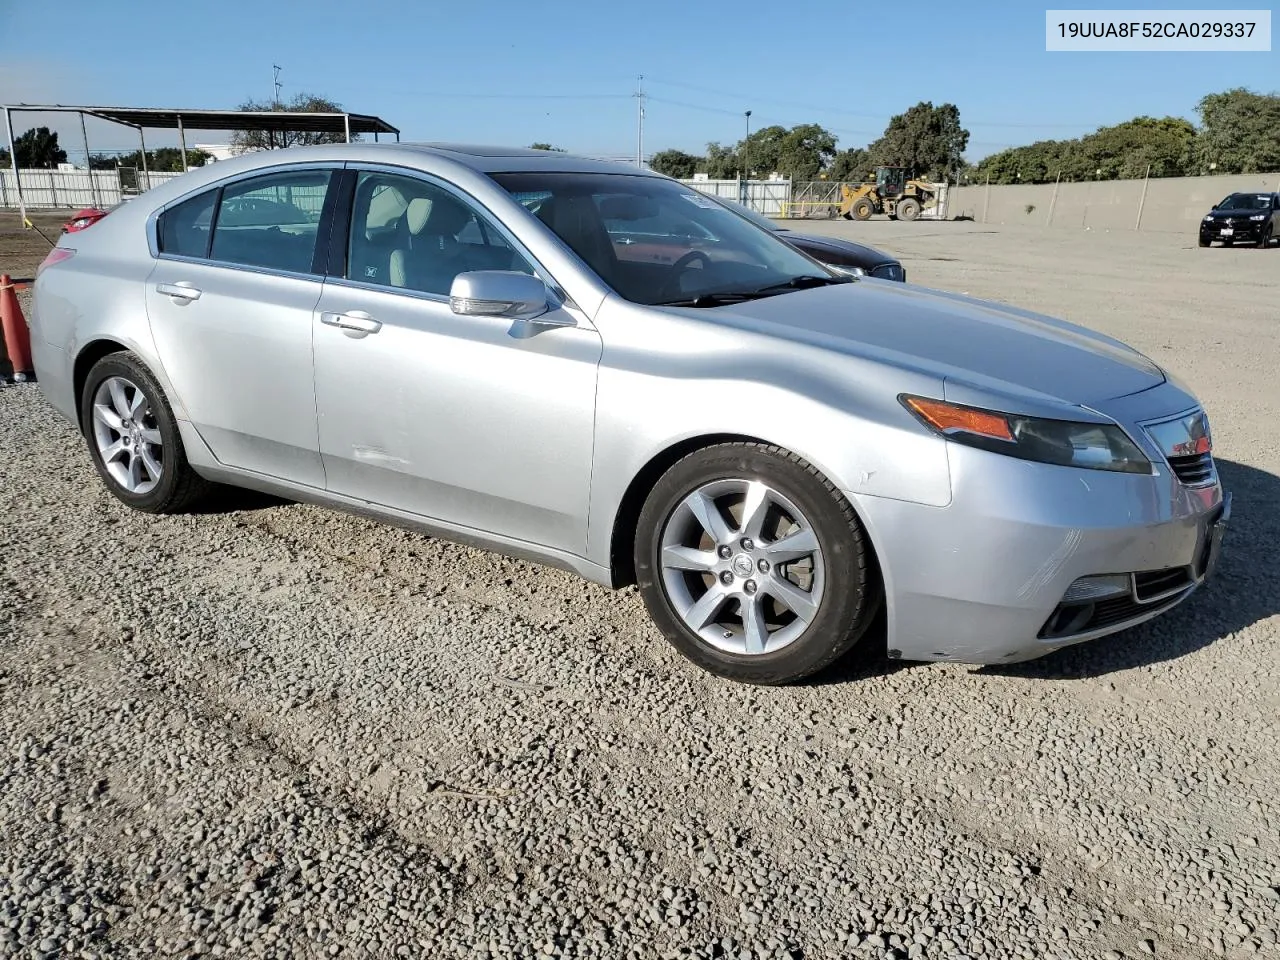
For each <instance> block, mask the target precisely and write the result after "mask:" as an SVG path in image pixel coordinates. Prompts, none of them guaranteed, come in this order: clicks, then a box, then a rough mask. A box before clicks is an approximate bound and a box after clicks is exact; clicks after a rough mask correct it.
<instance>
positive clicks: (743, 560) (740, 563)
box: [732, 553, 756, 577]
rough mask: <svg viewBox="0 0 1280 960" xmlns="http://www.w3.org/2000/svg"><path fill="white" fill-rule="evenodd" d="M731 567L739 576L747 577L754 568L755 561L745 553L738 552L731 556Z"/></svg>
mask: <svg viewBox="0 0 1280 960" xmlns="http://www.w3.org/2000/svg"><path fill="white" fill-rule="evenodd" d="M732 567H733V572H734V573H736V574H737V575H738V576H740V577H749V576H751V574H752V573H754V572H755V569H756V565H755V561H753V560H752V559H751V558H750V557H748V556H747V555H746V554H745V553H740V554H738V555H737V556H736V557H734V558H733V563H732Z"/></svg>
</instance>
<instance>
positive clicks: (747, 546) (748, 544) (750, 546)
mask: <svg viewBox="0 0 1280 960" xmlns="http://www.w3.org/2000/svg"><path fill="white" fill-rule="evenodd" d="M755 548H756V545H755V544H754V543H753V542H752V540H751V538H750V537H743V538H742V549H743V550H754V549H755Z"/></svg>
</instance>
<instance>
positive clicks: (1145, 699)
mask: <svg viewBox="0 0 1280 960" xmlns="http://www.w3.org/2000/svg"><path fill="white" fill-rule="evenodd" d="M806 229H809V227H808V226H807V225H806ZM812 229H813V230H814V231H815V232H823V231H832V232H837V233H843V234H844V235H848V236H854V235H856V236H865V237H866V238H867V239H868V240H869V241H870V242H872V243H876V244H878V245H881V246H884V247H885V248H886V249H889V250H891V251H893V252H894V253H897V254H899V255H900V256H902V257H903V258H904V260H905V261H906V263H907V267H908V269H909V271H911V274H912V278H913V280H916V281H918V282H920V283H924V284H926V285H930V286H938V287H942V288H944V289H951V290H956V291H967V292H969V293H972V294H974V295H978V296H995V297H998V298H1001V299H1007V300H1010V301H1013V302H1015V303H1017V304H1018V305H1019V306H1022V307H1026V308H1028V309H1032V310H1040V311H1046V312H1050V313H1054V314H1058V315H1065V316H1067V317H1068V318H1069V319H1074V320H1078V321H1080V322H1083V323H1085V324H1087V325H1090V326H1093V327H1095V328H1096V329H1099V330H1101V331H1102V332H1104V333H1106V334H1109V335H1113V336H1117V337H1120V338H1121V339H1124V340H1126V341H1128V342H1130V343H1132V344H1134V345H1135V346H1136V347H1138V348H1139V349H1141V350H1143V351H1144V352H1146V353H1147V354H1149V355H1150V356H1152V357H1153V358H1154V359H1155V360H1156V361H1157V362H1159V363H1161V364H1167V365H1169V366H1170V367H1171V368H1172V369H1174V370H1175V371H1177V372H1178V374H1179V375H1180V376H1181V377H1182V378H1183V379H1184V380H1186V381H1187V382H1188V383H1189V384H1190V385H1191V386H1192V388H1193V389H1195V390H1196V391H1197V392H1198V393H1199V394H1200V395H1201V396H1202V397H1203V398H1204V400H1205V402H1206V404H1207V405H1208V407H1209V410H1210V414H1211V416H1212V417H1213V420H1214V442H1215V453H1216V455H1217V457H1218V461H1219V466H1220V470H1221V472H1222V475H1223V477H1224V479H1225V481H1226V482H1227V484H1228V486H1229V487H1230V488H1231V489H1232V490H1233V492H1234V494H1235V497H1236V501H1235V509H1234V516H1233V522H1232V527H1231V530H1230V532H1229V535H1228V539H1227V543H1226V547H1225V550H1224V554H1223V558H1222V567H1221V568H1220V573H1219V576H1218V577H1217V578H1215V579H1214V580H1213V581H1212V582H1211V583H1209V584H1208V585H1206V586H1205V587H1204V589H1202V590H1201V591H1198V592H1197V594H1196V595H1195V596H1193V597H1192V598H1190V599H1189V600H1188V601H1187V602H1186V603H1185V604H1184V605H1183V606H1182V607H1180V608H1179V610H1178V611H1177V612H1175V613H1172V614H1170V615H1168V616H1165V617H1161V618H1158V619H1156V620H1154V621H1152V622H1150V623H1149V624H1146V625H1143V626H1141V627H1139V628H1136V629H1134V630H1132V631H1129V632H1127V633H1125V634H1122V635H1119V636H1115V637H1110V638H1107V639H1105V640H1102V641H1098V642H1096V643H1089V644H1083V645H1080V646H1078V647H1073V648H1070V649H1068V650H1065V651H1062V652H1060V653H1058V654H1055V655H1054V656H1052V657H1049V658H1046V659H1044V660H1041V661H1034V662H1031V663H1028V664H1020V665H1009V666H1004V667H1000V668H984V669H974V668H969V667H963V666H958V665H947V664H933V665H923V666H922V665H904V664H900V663H893V662H889V661H886V660H883V659H880V660H876V659H873V660H872V662H871V663H870V664H865V665H862V666H857V665H852V664H850V665H840V666H838V667H837V668H836V669H834V670H833V671H832V672H831V674H830V675H829V676H827V677H824V678H822V679H821V682H814V683H810V684H807V685H803V686H797V687H792V688H786V689H764V688H752V687H746V686H738V685H732V684H727V683H724V682H721V681H718V680H715V679H714V678H712V677H709V676H707V675H705V674H702V673H700V672H698V671H697V670H696V669H695V668H693V667H692V666H690V665H689V664H687V663H686V662H685V661H683V660H682V659H681V658H679V657H678V656H677V655H676V654H675V653H674V652H673V651H672V650H671V649H670V648H669V647H668V646H667V645H666V644H665V642H664V641H663V640H662V638H661V637H660V636H659V635H658V634H657V632H656V631H655V630H654V628H653V627H652V626H651V625H650V624H649V622H648V620H647V618H646V617H645V615H644V611H643V607H642V604H641V602H640V599H639V597H638V595H637V593H636V592H635V591H634V590H632V589H627V590H623V591H621V592H617V593H614V592H610V591H607V590H604V589H601V588H599V587H595V586H592V585H589V584H585V583H583V582H581V581H579V580H577V579H575V578H573V577H572V576H570V575H568V574H564V573H561V572H558V571H554V570H547V569H542V568H538V567H535V566H532V565H530V564H527V563H524V562H521V561H517V560H511V559H506V558H502V557H498V556H494V555H491V554H484V553H480V552H478V551H474V550H470V549H468V548H465V547H460V546H455V545H452V544H449V543H445V542H443V541H439V540H435V539H431V538H428V537H425V536H421V535H418V534H415V533H410V532H406V531H401V530H395V529H392V528H389V527H386V526H384V525H381V524H378V523H376V522H373V521H369V520H364V519H360V518H355V517H350V516H345V515H341V514H337V513H333V512H330V511H327V510H324V509H320V508H316V507H310V506H301V505H294V504H285V503H280V502H277V501H274V500H270V499H268V498H264V497H260V496H257V495H254V494H248V493H239V492H234V491H232V492H227V493H225V494H221V495H220V496H219V497H218V498H217V499H216V500H215V501H214V502H212V503H211V504H209V505H208V506H206V507H205V508H204V509H203V510H202V511H201V512H199V513H194V514H191V515H186V516H178V517H148V516H143V515H141V514H137V513H133V512H130V511H129V510H128V509H126V508H125V507H124V506H123V505H122V504H120V503H119V502H117V501H116V500H115V499H113V498H112V497H111V496H110V495H109V494H108V493H107V492H106V491H105V490H104V489H103V488H102V485H101V483H100V482H99V481H98V479H97V477H96V475H95V474H94V472H93V470H92V468H91V466H90V463H89V459H88V455H87V453H86V451H85V449H84V445H83V441H82V440H81V439H80V438H78V437H77V435H76V432H75V430H74V428H73V427H71V426H70V425H69V424H66V423H64V422H63V421H61V420H60V419H59V418H58V417H57V416H56V415H55V414H54V413H53V411H52V410H51V409H50V408H49V406H48V404H47V403H45V402H44V401H43V399H41V397H40V395H39V393H38V392H37V391H36V389H35V388H33V387H31V386H21V387H11V388H7V389H5V390H0V517H3V518H4V521H3V524H0V956H4V957H6V958H8V957H14V958H20V960H33V958H37V957H39V958H43V957H45V956H57V957H59V958H61V957H68V958H94V960H115V958H129V960H134V958H138V960H151V958H153V957H158V956H174V957H180V958H182V960H187V958H191V957H226V958H234V960H239V958H242V957H251V958H252V957H257V958H262V960H284V958H294V957H299V958H311V957H360V958H383V957H402V956H408V957H431V958H433V960H435V958H441V960H453V958H458V960H462V958H467V960H472V958H480V957H489V958H495V960H496V958H517V957H519V958H528V960H532V958H544V957H563V958H609V960H612V958H637V960H641V958H642V960H651V958H663V957H673V958H674V957H679V958H696V960H704V958H705V960H711V958H717V960H719V958H740V960H778V958H787V960H798V958H801V957H803V958H805V960H828V958H830V960H844V958H848V957H855V958H873V957H890V958H894V960H901V958H904V957H925V958H933V957H939V958H947V960H951V958H964V957H968V958H974V960H1006V958H1033V960H1039V958H1050V957H1052V958H1058V960H1093V958H1096V957H1101V956H1106V957H1111V958H1120V957H1124V956H1130V957H1132V956H1136V955H1138V954H1140V953H1147V954H1150V953H1153V952H1155V950H1156V942H1155V940H1154V939H1153V937H1154V936H1156V935H1159V936H1160V937H1162V938H1164V939H1162V941H1161V944H1160V947H1159V952H1160V954H1161V955H1162V956H1170V957H1178V958H1186V960H1202V958H1204V957H1206V956H1208V955H1211V954H1216V955H1220V956H1227V957H1236V956H1243V955H1246V954H1247V955H1253V954H1254V953H1255V952H1257V953H1258V955H1260V956H1280V953H1277V947H1276V944H1277V942H1278V941H1280V893H1278V892H1277V884H1280V802H1278V801H1277V799H1276V790H1275V785H1276V784H1277V783H1280V749H1278V746H1280V727H1278V726H1277V724H1276V720H1275V693H1274V691H1275V690H1276V689H1277V688H1278V687H1280V683H1278V681H1280V661H1278V660H1277V658H1276V657H1275V656H1274V651H1275V649H1276V647H1277V643H1278V642H1280V553H1277V551H1275V549H1274V544H1275V543H1276V542H1280V510H1277V509H1276V508H1275V505H1276V503H1280V479H1277V474H1278V473H1280V441H1278V440H1277V439H1276V435H1275V431H1274V430H1272V429H1271V426H1270V425H1272V424H1274V423H1276V422H1280V391H1277V390H1276V388H1275V386H1274V372H1273V365H1274V358H1275V357H1277V356H1280V327H1277V326H1276V324H1275V315H1274V303H1275V302H1276V298H1277V294H1280V271H1276V270H1274V269H1272V268H1271V267H1270V266H1267V267H1266V268H1265V269H1264V267H1263V266H1262V264H1263V262H1264V261H1266V263H1267V264H1270V260H1268V259H1267V257H1268V255H1267V254H1264V253H1261V252H1256V251H1255V252H1250V251H1231V250H1221V251H1220V250H1218V249H1216V248H1215V249H1213V250H1199V249H1197V248H1196V247H1195V245H1194V242H1191V243H1188V241H1187V238H1186V237H1182V236H1177V237H1175V236H1168V237H1165V236H1161V235H1152V234H1136V233H1134V232H1133V231H1123V232H1122V231H1116V232H1114V233H1111V234H1106V233H1103V232H1102V231H1093V232H1092V233H1090V234H1088V235H1087V236H1086V235H1085V234H1084V233H1083V232H1079V233H1077V232H1075V231H1069V230H1066V229H1061V230H1056V229H1055V230H1051V231H1048V232H1040V231H1038V230H1032V229H1028V228H1022V227H1012V226H1002V225H999V224H966V223H945V224H943V223H937V224H920V223H915V224H905V223H880V222H871V223H868V224H856V225H851V224H845V223H843V222H841V223H834V222H833V223H829V224H823V223H815V224H814V225H813V227H812ZM1276 256H1277V257H1280V254H1277V255H1276ZM1277 262H1278V263H1280V259H1278V260H1277ZM257 386H260V385H257ZM257 386H255V385H246V387H245V389H256V388H257ZM264 402H266V400H265V399H264ZM1166 931H1172V936H1167V937H1166Z"/></svg>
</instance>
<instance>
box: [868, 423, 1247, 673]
mask: <svg viewBox="0 0 1280 960" xmlns="http://www.w3.org/2000/svg"><path fill="white" fill-rule="evenodd" d="M948 456H949V459H950V465H951V479H952V491H953V496H952V501H951V503H950V504H949V505H948V506H946V507H928V506H924V505H921V504H914V503H907V502H904V501H895V500H889V499H887V498H882V497H867V496H859V495H858V494H857V493H855V492H848V493H846V495H847V496H848V497H849V499H850V500H851V502H854V503H855V504H857V506H858V509H859V513H860V514H861V516H862V518H863V520H864V521H865V523H866V525H867V528H868V532H869V534H870V536H871V539H872V542H873V543H874V545H875V547H876V551H877V554H878V558H879V560H880V567H881V571H882V574H883V577H884V582H885V593H886V604H887V606H888V614H889V625H888V629H889V635H888V644H887V647H888V651H889V655H890V656H891V657H894V658H900V659H904V660H950V661H958V662H962V663H1016V662H1018V661H1022V660H1030V659H1034V658H1035V657H1039V656H1043V655H1044V654H1046V653H1050V652H1052V651H1053V650H1057V649H1059V648H1061V647H1065V646H1068V645H1071V644H1074V643H1080V642H1082V641H1086V640H1092V639H1096V638H1098V637H1102V636H1106V635H1107V634H1110V633H1115V632H1117V631H1119V630H1124V629H1127V628H1129V627H1131V626H1134V625H1136V624H1138V623H1141V622H1143V621H1145V620H1149V619H1151V618H1152V617H1154V616H1157V615H1159V614H1160V613H1164V612H1166V611H1168V610H1170V609H1171V608H1172V607H1174V606H1176V605H1177V604H1178V603H1180V602H1182V601H1183V600H1185V599H1186V598H1187V597H1188V596H1190V595H1191V593H1193V592H1194V591H1195V590H1196V588H1197V587H1199V586H1200V584H1202V583H1203V582H1204V580H1205V579H1206V578H1207V577H1209V576H1210V575H1211V574H1212V572H1213V568H1214V566H1215V564H1216V561H1217V556H1218V552H1219V550H1220V548H1221V540H1222V532H1223V530H1224V528H1225V523H1226V520H1227V519H1228V518H1229V512H1230V498H1229V497H1224V494H1223V491H1222V488H1221V485H1220V483H1219V482H1218V479H1217V475H1216V473H1215V474H1214V476H1213V478H1212V480H1211V482H1209V483H1207V484H1203V485H1199V486H1188V485H1185V484H1184V483H1182V482H1181V481H1180V480H1179V479H1178V477H1177V476H1176V475H1174V474H1173V472H1172V470H1171V469H1170V467H1169V466H1168V465H1167V464H1165V463H1164V462H1163V461H1160V462H1159V463H1158V464H1157V466H1156V474H1155V475H1150V476H1148V475H1136V474H1121V473H1108V472H1105V471H1098V470H1081V469H1074V468H1067V467H1057V466H1049V465H1044V464H1037V463H1029V462H1026V461H1022V460H1015V459H1013V458H1010V457H1004V456H1000V455H999V454H993V453H986V452H984V451H981V450H975V449H973V448H970V447H965V446H961V445H959V444H949V445H948ZM1108 574H1123V575H1128V574H1140V575H1142V576H1141V577H1140V579H1138V580H1137V581H1133V580H1131V582H1132V583H1134V589H1133V590H1132V591H1130V595H1129V596H1128V597H1117V598H1114V601H1115V602H1112V601H1111V600H1108V601H1107V602H1106V604H1105V606H1104V605H1102V604H1099V606H1100V607H1102V609H1101V610H1099V611H1097V612H1096V616H1094V615H1093V613H1094V612H1093V611H1091V612H1090V614H1091V616H1090V617H1087V618H1081V619H1077V620H1075V621H1072V622H1069V623H1067V624H1066V627H1067V629H1066V632H1065V633H1064V632H1062V627H1063V621H1061V620H1060V621H1058V623H1057V625H1058V628H1059V630H1058V631H1057V632H1055V630H1053V629H1050V620H1051V618H1053V617H1054V616H1055V614H1056V613H1058V611H1059V607H1060V604H1061V603H1062V601H1063V599H1064V596H1065V595H1066V592H1067V588H1068V587H1070V586H1071V585H1072V584H1073V583H1074V582H1075V581H1076V580H1078V579H1079V578H1082V577H1095V576H1103V575H1108ZM1162 586H1163V587H1164V588H1166V589H1161V587H1162Z"/></svg>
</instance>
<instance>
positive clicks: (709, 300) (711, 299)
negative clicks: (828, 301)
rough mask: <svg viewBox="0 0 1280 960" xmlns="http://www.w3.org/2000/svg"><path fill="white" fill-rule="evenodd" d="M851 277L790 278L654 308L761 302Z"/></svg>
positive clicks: (659, 305)
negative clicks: (750, 288) (749, 288)
mask: <svg viewBox="0 0 1280 960" xmlns="http://www.w3.org/2000/svg"><path fill="white" fill-rule="evenodd" d="M852 282H853V279H852V278H851V277H819V276H817V275H815V274H804V275H802V276H799V277H792V278H791V279H790V280H784V281H782V283H771V284H769V285H768V286H767V287H758V288H757V289H755V290H722V291H719V292H717V293H700V294H698V295H697V296H696V297H683V298H681V299H679V300H665V301H663V302H662V303H655V304H654V306H655V307H722V306H724V305H725V304H727V303H742V302H743V301H745V300H761V299H763V298H765V297H776V296H777V295H778V294H780V293H787V292H789V291H791V290H808V289H810V288H811V287H826V286H830V285H831V284H834V283H852Z"/></svg>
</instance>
